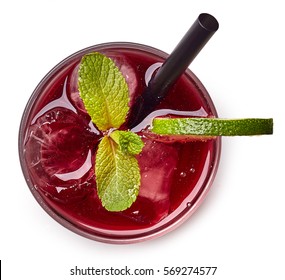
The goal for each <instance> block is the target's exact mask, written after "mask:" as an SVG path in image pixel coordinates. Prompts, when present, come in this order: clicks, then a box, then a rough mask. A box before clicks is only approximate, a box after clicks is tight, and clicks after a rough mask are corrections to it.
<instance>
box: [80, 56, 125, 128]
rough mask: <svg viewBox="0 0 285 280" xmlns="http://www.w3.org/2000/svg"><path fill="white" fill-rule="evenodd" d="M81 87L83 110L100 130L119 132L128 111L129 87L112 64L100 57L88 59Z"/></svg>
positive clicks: (81, 65)
mask: <svg viewBox="0 0 285 280" xmlns="http://www.w3.org/2000/svg"><path fill="white" fill-rule="evenodd" d="M78 86H79V92H80V96H81V98H82V100H83V103H84V106H85V108H86V110H87V112H88V114H89V115H90V116H91V119H92V121H93V123H95V124H96V126H97V127H98V129H100V130H101V131H106V130H108V129H110V128H119V127H120V126H121V125H122V124H123V123H124V121H125V119H126V116H127V113H128V111H129V106H128V103H129V90H128V85H127V83H126V81H125V79H124V77H123V75H122V73H121V72H120V70H119V68H118V67H117V66H116V65H115V63H114V62H113V60H111V59H110V58H108V57H106V56H104V55H102V54H100V53H90V54H87V55H85V56H84V57H83V58H82V60H81V64H80V68H79V76H78Z"/></svg>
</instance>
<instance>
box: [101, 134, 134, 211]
mask: <svg viewBox="0 0 285 280" xmlns="http://www.w3.org/2000/svg"><path fill="white" fill-rule="evenodd" d="M95 174H96V182H97V190H98V196H99V198H100V199H101V201H102V205H103V206H104V207H105V208H106V209H107V210H109V211H121V210H124V209H127V208H129V207H130V206H131V205H132V203H133V202H134V201H135V200H136V198H137V195H138V192H139V187H140V169H139V166H138V161H137V159H136V158H135V157H134V156H133V155H132V154H129V153H125V152H124V150H123V149H121V147H120V146H119V145H117V144H116V143H115V142H114V141H113V140H112V138H111V137H108V136H104V137H103V139H102V140H101V142H100V144H99V147H98V151H97V154H96V164H95Z"/></svg>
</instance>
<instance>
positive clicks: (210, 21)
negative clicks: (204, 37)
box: [198, 13, 219, 32]
mask: <svg viewBox="0 0 285 280" xmlns="http://www.w3.org/2000/svg"><path fill="white" fill-rule="evenodd" d="M198 20H199V23H200V25H201V26H202V27H203V28H204V29H206V30H208V31H212V32H215V31H217V30H218V29H219V22H218V21H217V20H216V18H215V17H214V16H212V15H210V14H207V13H202V14H200V15H199V17H198Z"/></svg>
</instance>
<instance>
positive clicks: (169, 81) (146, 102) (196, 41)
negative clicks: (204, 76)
mask: <svg viewBox="0 0 285 280" xmlns="http://www.w3.org/2000/svg"><path fill="white" fill-rule="evenodd" d="M218 28H219V23H218V21H217V20H216V19H215V18H214V17H213V16H212V15H210V14H206V13H203V14H200V15H199V17H198V18H197V19H196V21H195V22H194V23H193V25H192V26H191V27H190V29H189V30H188V31H187V33H186V34H185V35H184V37H183V38H182V40H181V41H180V42H179V44H178V45H177V46H176V48H175V49H174V50H173V52H172V53H171V54H170V55H169V57H168V58H167V59H166V60H165V62H164V63H163V64H162V66H161V67H160V69H159V70H158V72H157V73H156V75H155V76H154V77H153V78H152V79H151V80H150V82H149V84H148V86H147V88H146V90H145V91H144V92H143V93H142V95H140V96H139V97H138V98H137V99H136V101H135V104H134V106H132V110H131V112H130V114H131V115H130V118H129V123H128V126H129V127H130V128H133V127H135V126H136V125H138V124H139V123H140V122H141V121H142V120H143V119H144V118H145V117H146V116H147V115H148V114H149V113H151V112H152V111H153V109H154V108H155V106H157V105H158V104H159V103H160V102H161V100H162V99H163V98H164V97H165V96H166V95H167V93H168V90H169V88H170V87H171V86H172V85H173V84H174V83H175V82H176V80H177V79H178V78H179V77H180V76H181V75H182V74H183V73H184V71H185V70H186V69H187V68H188V66H189V65H190V64H191V62H192V61H193V60H194V58H195V57H196V56H197V54H198V53H199V52H200V50H201V49H202V48H203V47H204V46H205V45H206V43H207V42H208V41H209V39H210V38H211V37H212V36H213V34H214V33H215V32H216V31H217V30H218Z"/></svg>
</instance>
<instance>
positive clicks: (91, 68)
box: [78, 52, 143, 211]
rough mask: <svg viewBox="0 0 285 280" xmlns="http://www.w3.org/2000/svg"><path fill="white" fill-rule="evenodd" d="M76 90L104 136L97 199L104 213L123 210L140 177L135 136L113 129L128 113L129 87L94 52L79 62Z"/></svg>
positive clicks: (140, 144)
mask: <svg viewBox="0 0 285 280" xmlns="http://www.w3.org/2000/svg"><path fill="white" fill-rule="evenodd" d="M78 87H79V92H80V96H81V98H82V100H83V103H84V106H85V108H86V111H87V112H88V114H89V115H90V117H91V120H92V121H93V123H94V124H95V125H96V126H97V128H98V129H99V130H101V131H102V132H103V134H104V135H105V136H104V137H103V138H102V140H101V141H100V143H99V146H98V150H97V154H96V160H95V176H96V184H97V191H98V196H99V198H100V199H101V202H102V205H103V206H104V207H105V208H106V209H107V210H109V211H123V210H125V209H127V208H129V207H130V206H131V205H132V203H133V202H134V201H135V200H136V198H137V195H138V192H139V187H140V179H141V178H140V169H139V165H138V161H137V159H136V157H135V155H137V154H139V153H140V152H141V150H142V148H143V142H142V140H141V138H140V137H139V136H138V135H136V134H135V133H133V132H131V131H120V130H116V129H118V128H120V126H121V125H122V124H123V123H124V122H125V120H126V116H127V114H128V111H129V106H128V103H129V91H128V85H127V83H126V81H125V79H124V77H123V75H122V73H121V72H120V70H119V69H118V67H117V66H116V65H115V63H114V62H113V60H111V59H110V58H108V57H106V56H104V55H103V54H100V53H96V52H95V53H90V54H87V55H85V56H84V57H83V58H82V60H81V63H80V67H79V71H78Z"/></svg>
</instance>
